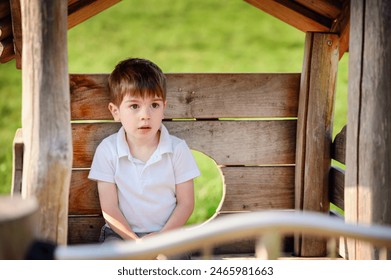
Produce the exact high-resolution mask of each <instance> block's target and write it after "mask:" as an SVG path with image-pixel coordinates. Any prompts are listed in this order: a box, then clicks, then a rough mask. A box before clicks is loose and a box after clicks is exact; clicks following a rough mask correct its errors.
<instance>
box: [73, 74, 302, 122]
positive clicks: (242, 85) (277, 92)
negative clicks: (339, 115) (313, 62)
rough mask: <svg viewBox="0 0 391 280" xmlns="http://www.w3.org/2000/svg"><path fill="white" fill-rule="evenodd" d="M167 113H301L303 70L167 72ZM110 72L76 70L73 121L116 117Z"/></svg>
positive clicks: (186, 115) (189, 115)
mask: <svg viewBox="0 0 391 280" xmlns="http://www.w3.org/2000/svg"><path fill="white" fill-rule="evenodd" d="M166 76H167V109H166V112H165V117H166V118H167V119H175V118H208V119H210V118H251V117H296V116H297V106H298V105H297V104H298V92H299V85H300V74H255V73H254V74H166ZM107 77H108V75H107V74H96V75H81V74H80V75H79V74H77V75H76V74H74V75H70V91H71V117H72V119H73V120H111V119H112V116H111V114H110V112H109V110H108V109H107V105H108V103H109V94H108V88H107Z"/></svg>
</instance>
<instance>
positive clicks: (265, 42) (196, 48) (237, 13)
mask: <svg viewBox="0 0 391 280" xmlns="http://www.w3.org/2000/svg"><path fill="white" fill-rule="evenodd" d="M304 39H305V34H304V33H303V32H301V31H298V30H296V29H295V28H293V27H291V26H289V25H287V24H285V23H283V22H281V21H279V20H277V19H275V18H273V17H271V16H269V15H267V14H265V13H264V12H262V11H260V10H258V9H256V8H254V7H253V6H251V5H249V4H247V3H245V2H244V1H241V0H224V1H221V0H186V1H182V0H127V1H122V2H120V3H119V4H117V5H115V6H113V7H112V8H110V9H108V10H106V11H104V12H102V13H101V14H99V15H97V16H95V17H93V18H91V19H89V20H88V21H86V22H84V23H82V24H80V25H78V26H76V27H74V28H73V29H71V30H69V32H68V51H69V54H68V58H69V71H70V72H71V73H108V72H110V71H111V70H112V69H113V67H114V66H115V64H116V63H117V62H118V61H120V60H122V59H124V58H126V57H146V58H148V59H151V60H152V61H154V62H156V63H157V64H158V65H159V66H160V67H161V68H162V69H163V71H164V72H171V73H175V72H300V71H301V67H302V60H303V52H304ZM336 98H337V102H336V107H335V116H334V119H335V122H334V135H335V134H336V132H338V131H339V130H340V129H341V128H342V126H343V125H344V124H345V123H346V107H347V106H346V103H347V101H346V98H347V56H345V57H344V58H343V59H342V60H341V62H340V67H339V73H338V84H337V96H336ZM0 117H1V118H0V133H1V134H0V135H1V136H0V147H1V148H0V175H1V176H0V194H1V193H3V194H6V193H9V191H10V186H11V174H12V139H13V137H14V133H15V130H16V128H18V127H20V126H21V73H20V71H19V70H16V69H15V64H14V62H10V63H7V64H4V65H0ZM196 157H197V160H198V161H199V162H203V163H202V164H201V166H200V168H201V170H202V173H203V174H204V175H203V176H202V177H201V178H199V179H197V182H196V184H197V185H196V189H197V196H198V198H197V202H196V203H197V205H198V206H199V205H203V207H197V211H196V212H195V213H194V214H193V216H192V217H191V221H192V222H195V221H199V220H202V219H205V218H207V217H209V216H210V215H211V213H213V212H214V209H215V208H216V207H217V204H218V203H219V201H220V199H219V197H221V193H222V189H221V178H220V177H219V175H218V174H219V171H218V169H215V168H216V167H213V164H212V165H206V164H205V163H204V162H205V160H204V159H202V155H198V154H197V155H196ZM208 166H209V167H208ZM211 170H214V171H213V172H212V171H211ZM209 171H211V172H212V174H209V175H208V173H209ZM216 174H217V175H216ZM214 178H217V179H216V180H217V181H215V179H214ZM219 180H220V181H219ZM212 201H213V202H212ZM204 205H207V206H204Z"/></svg>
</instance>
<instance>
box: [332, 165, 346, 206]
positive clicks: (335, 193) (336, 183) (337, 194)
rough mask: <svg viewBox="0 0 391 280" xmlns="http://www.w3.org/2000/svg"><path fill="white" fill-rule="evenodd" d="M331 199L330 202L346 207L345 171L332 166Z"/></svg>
mask: <svg viewBox="0 0 391 280" xmlns="http://www.w3.org/2000/svg"><path fill="white" fill-rule="evenodd" d="M329 184H330V189H329V199H330V202H331V203H333V204H335V205H336V206H338V207H339V208H341V209H342V210H344V209H345V195H344V190H345V171H344V170H342V169H341V168H338V167H335V166H334V167H332V168H331V169H330V178H329Z"/></svg>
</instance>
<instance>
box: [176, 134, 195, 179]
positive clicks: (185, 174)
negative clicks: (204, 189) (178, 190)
mask: <svg viewBox="0 0 391 280" xmlns="http://www.w3.org/2000/svg"><path fill="white" fill-rule="evenodd" d="M173 159H174V162H173V164H174V172H175V184H180V183H183V182H186V181H188V180H191V179H194V178H196V177H198V176H200V174H201V173H200V170H199V168H198V166H197V163H196V161H195V159H194V157H193V154H192V153H191V150H190V148H189V147H188V146H187V144H186V142H185V141H183V140H182V141H181V142H180V143H179V144H178V145H177V146H176V147H175V149H174V157H173Z"/></svg>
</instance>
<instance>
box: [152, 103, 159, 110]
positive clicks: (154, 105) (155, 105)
mask: <svg viewBox="0 0 391 280" xmlns="http://www.w3.org/2000/svg"><path fill="white" fill-rule="evenodd" d="M151 106H152V108H154V109H156V108H159V106H160V104H159V103H152V105H151Z"/></svg>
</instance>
